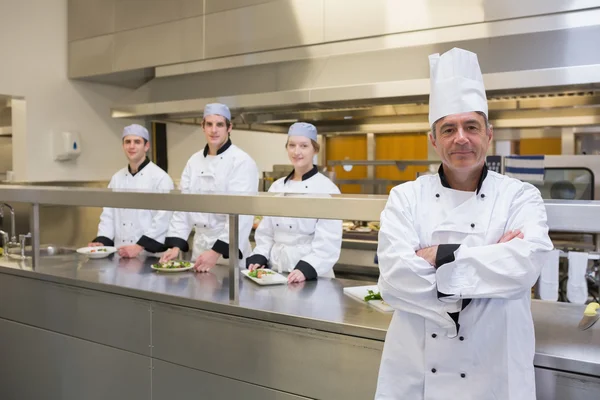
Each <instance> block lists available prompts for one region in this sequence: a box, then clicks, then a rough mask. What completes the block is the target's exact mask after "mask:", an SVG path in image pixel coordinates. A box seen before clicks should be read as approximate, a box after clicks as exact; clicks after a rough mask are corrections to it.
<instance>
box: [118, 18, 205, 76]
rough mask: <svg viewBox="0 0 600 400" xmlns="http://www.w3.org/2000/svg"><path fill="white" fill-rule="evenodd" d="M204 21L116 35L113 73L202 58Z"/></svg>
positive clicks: (184, 21)
mask: <svg viewBox="0 0 600 400" xmlns="http://www.w3.org/2000/svg"><path fill="white" fill-rule="evenodd" d="M202 24H203V17H196V18H187V19H183V20H180V21H175V22H168V23H164V24H160V25H154V26H149V27H146V28H139V29H134V30H130V31H125V32H118V33H116V34H115V52H114V69H115V70H116V71H123V70H128V69H134V68H143V67H149V66H154V65H158V64H172V63H178V62H184V61H191V60H196V59H200V58H202V35H203V27H202Z"/></svg>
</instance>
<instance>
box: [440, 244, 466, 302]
mask: <svg viewBox="0 0 600 400" xmlns="http://www.w3.org/2000/svg"><path fill="white" fill-rule="evenodd" d="M459 247H460V244H440V245H439V246H438V249H437V253H436V255H435V269H438V268H439V267H441V266H442V265H444V264H448V263H451V262H452V261H454V252H455V251H456V250H458V248H459ZM438 297H439V296H438Z"/></svg>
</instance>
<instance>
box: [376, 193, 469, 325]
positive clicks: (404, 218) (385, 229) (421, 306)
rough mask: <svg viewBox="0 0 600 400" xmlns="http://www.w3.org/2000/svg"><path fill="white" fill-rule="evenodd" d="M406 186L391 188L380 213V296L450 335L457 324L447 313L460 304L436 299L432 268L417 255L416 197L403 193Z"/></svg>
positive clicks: (418, 243) (418, 244) (378, 249)
mask: <svg viewBox="0 0 600 400" xmlns="http://www.w3.org/2000/svg"><path fill="white" fill-rule="evenodd" d="M408 185H409V184H403V185H401V186H399V187H396V188H394V189H392V192H391V193H390V196H389V198H388V201H387V204H386V206H385V208H384V210H383V212H382V213H381V228H380V231H379V244H378V248H377V257H378V259H379V271H380V274H379V282H378V285H379V289H380V291H381V296H382V297H383V299H384V300H385V302H386V303H388V304H389V305H390V306H392V307H393V308H395V309H397V310H401V311H405V312H408V313H413V314H418V315H421V316H422V317H424V318H426V319H428V320H430V321H433V322H435V323H436V324H438V325H439V326H440V327H442V328H445V329H448V331H449V333H450V334H451V335H452V334H455V332H456V324H455V323H454V321H453V320H452V318H451V317H450V315H448V313H449V312H456V311H458V310H459V304H458V301H454V303H444V302H441V301H439V300H438V298H437V288H436V283H435V268H434V267H433V266H431V265H430V264H429V263H428V262H427V261H425V260H424V259H423V258H421V257H419V256H417V254H416V251H417V250H419V249H420V248H421V246H420V242H419V236H418V233H417V231H416V229H415V225H414V224H415V221H414V220H413V215H412V212H413V211H412V206H411V204H415V201H416V199H415V198H414V195H412V194H411V193H406V192H409V191H410V188H408V187H409V186H408ZM407 188H408V189H407ZM409 196H410V200H409Z"/></svg>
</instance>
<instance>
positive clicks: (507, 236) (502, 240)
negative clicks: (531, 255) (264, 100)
mask: <svg viewBox="0 0 600 400" xmlns="http://www.w3.org/2000/svg"><path fill="white" fill-rule="evenodd" d="M524 237H525V236H524V235H523V233H522V232H521V231H520V230H518V229H517V230H514V231H508V232H506V233H505V234H504V235H502V237H501V238H500V240H498V243H506V242H510V241H511V240H513V239H514V238H519V239H523V238H524Z"/></svg>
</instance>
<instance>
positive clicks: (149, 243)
mask: <svg viewBox="0 0 600 400" xmlns="http://www.w3.org/2000/svg"><path fill="white" fill-rule="evenodd" d="M137 244H138V245H140V246H142V247H143V248H144V250H146V251H147V252H149V253H162V252H163V251H166V250H167V248H166V247H165V245H164V244H162V243H161V242H159V241H156V240H154V239H152V238H151V237H148V236H146V235H144V236H142V237H141V238H140V240H138V241H137Z"/></svg>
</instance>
